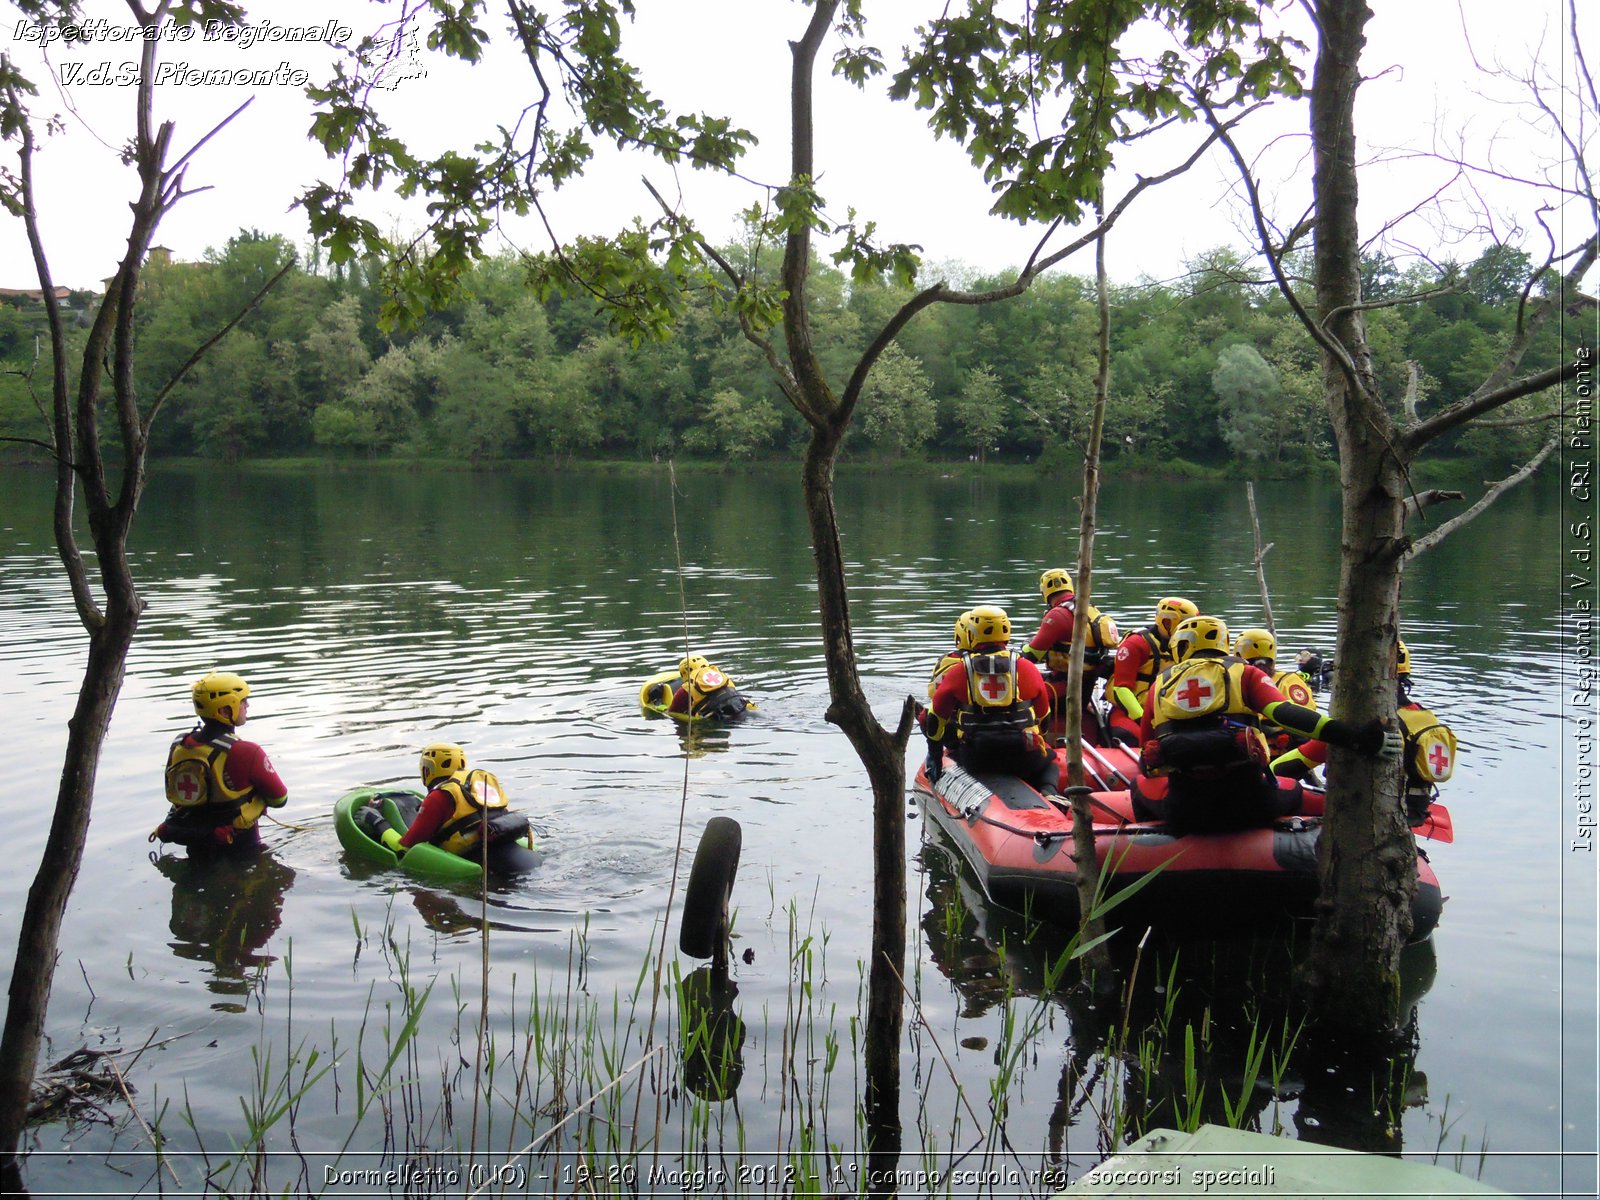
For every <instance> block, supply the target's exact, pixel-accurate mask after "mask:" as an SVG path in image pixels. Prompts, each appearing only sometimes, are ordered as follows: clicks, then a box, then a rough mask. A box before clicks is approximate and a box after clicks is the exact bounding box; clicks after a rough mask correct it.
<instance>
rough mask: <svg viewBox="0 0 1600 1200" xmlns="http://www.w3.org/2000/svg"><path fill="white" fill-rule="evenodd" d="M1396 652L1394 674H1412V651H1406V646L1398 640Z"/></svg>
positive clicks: (1396, 640) (1395, 646) (1395, 645)
mask: <svg viewBox="0 0 1600 1200" xmlns="http://www.w3.org/2000/svg"><path fill="white" fill-rule="evenodd" d="M1394 651H1395V654H1394V673H1395V674H1396V675H1409V674H1411V651H1409V650H1407V649H1406V644H1405V643H1404V642H1402V641H1401V640H1400V639H1398V638H1396V639H1395V643H1394Z"/></svg>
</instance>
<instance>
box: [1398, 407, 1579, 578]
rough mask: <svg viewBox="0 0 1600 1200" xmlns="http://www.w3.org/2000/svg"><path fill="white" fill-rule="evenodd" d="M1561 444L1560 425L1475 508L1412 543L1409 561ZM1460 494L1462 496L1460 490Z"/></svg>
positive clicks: (1475, 513)
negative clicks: (1533, 453)
mask: <svg viewBox="0 0 1600 1200" xmlns="http://www.w3.org/2000/svg"><path fill="white" fill-rule="evenodd" d="M1560 444H1561V430H1560V429H1559V428H1558V429H1556V430H1555V431H1554V432H1552V433H1551V434H1550V437H1549V438H1548V439H1547V440H1546V441H1545V444H1544V445H1543V446H1542V447H1541V448H1540V450H1539V453H1538V454H1535V455H1534V456H1533V458H1531V459H1530V460H1529V461H1528V462H1526V463H1524V464H1523V465H1522V466H1521V467H1519V468H1517V470H1516V471H1514V472H1512V473H1511V474H1510V475H1507V476H1506V477H1505V478H1504V479H1502V480H1501V481H1500V482H1499V483H1497V484H1494V485H1493V486H1492V487H1490V489H1489V490H1488V491H1486V492H1485V493H1484V494H1483V495H1482V496H1481V497H1479V499H1478V502H1477V503H1476V504H1474V505H1473V506H1472V507H1471V508H1469V509H1467V511H1466V512H1464V513H1461V514H1459V515H1458V516H1455V517H1452V518H1451V519H1450V520H1448V521H1446V522H1445V523H1444V524H1443V525H1441V526H1439V528H1437V529H1435V530H1433V531H1432V532H1431V533H1429V534H1428V535H1427V536H1426V537H1422V538H1418V539H1417V540H1416V541H1414V542H1412V543H1411V548H1410V549H1409V550H1407V551H1406V558H1405V561H1407V562H1410V561H1411V560H1412V559H1414V558H1415V557H1417V555H1419V554H1423V553H1425V552H1426V551H1429V550H1432V549H1433V548H1434V547H1435V546H1437V545H1438V544H1439V543H1440V542H1442V541H1444V539H1445V538H1447V537H1449V536H1450V535H1451V534H1452V533H1454V532H1455V531H1456V530H1458V529H1460V528H1461V527H1462V526H1463V525H1465V524H1466V523H1467V522H1469V521H1472V520H1474V519H1476V518H1477V517H1478V516H1480V515H1481V514H1482V513H1483V512H1484V510H1485V509H1487V508H1488V507H1489V506H1490V505H1491V504H1493V503H1494V502H1495V501H1496V500H1498V499H1499V498H1500V497H1501V496H1503V495H1504V494H1505V493H1506V492H1508V491H1510V490H1511V489H1512V488H1514V487H1516V486H1517V484H1519V483H1521V482H1522V481H1523V480H1524V479H1526V478H1528V476H1530V475H1532V474H1533V473H1534V472H1535V471H1537V470H1538V469H1539V467H1540V466H1541V465H1542V464H1543V463H1544V460H1545V459H1547V458H1549V457H1550V455H1551V454H1552V453H1553V452H1554V451H1555V448H1556V447H1557V446H1558V445H1560ZM1456 494H1457V495H1459V493H1456Z"/></svg>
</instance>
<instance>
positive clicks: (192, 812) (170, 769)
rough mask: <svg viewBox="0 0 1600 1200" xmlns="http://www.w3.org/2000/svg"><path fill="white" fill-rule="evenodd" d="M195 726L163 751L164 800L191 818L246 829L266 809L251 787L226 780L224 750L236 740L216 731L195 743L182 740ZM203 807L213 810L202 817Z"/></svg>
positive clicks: (226, 762) (226, 752)
mask: <svg viewBox="0 0 1600 1200" xmlns="http://www.w3.org/2000/svg"><path fill="white" fill-rule="evenodd" d="M198 733H199V730H198V729H195V730H192V731H190V732H189V733H186V734H183V735H182V736H180V737H177V738H174V739H173V741H172V747H171V749H169V750H168V751H167V768H166V771H165V773H164V774H165V779H164V782H165V785H166V794H167V801H168V803H170V804H171V805H172V806H173V807H174V808H175V809H177V810H179V812H181V813H185V814H187V815H188V816H189V817H190V818H191V819H194V820H214V822H215V823H216V824H218V825H223V824H231V825H232V826H233V827H234V828H235V829H249V828H250V827H251V826H253V825H254V824H255V823H256V822H257V821H259V820H260V819H261V814H262V813H264V812H265V811H266V810H267V805H266V802H265V801H264V800H261V799H259V798H258V797H257V796H256V795H255V793H254V789H253V788H249V787H243V788H231V787H229V786H228V783H227V775H226V770H227V766H228V751H229V750H231V749H232V748H233V743H234V742H236V741H237V740H238V738H237V737H235V736H234V735H233V734H231V733H218V734H215V735H213V736H212V737H211V738H210V740H208V741H202V742H201V743H200V744H199V745H198V746H188V745H185V744H184V743H185V742H186V741H187V740H188V739H189V738H191V737H195V736H197V735H198ZM207 807H211V808H213V809H214V810H215V811H214V812H212V813H210V814H206V815H205V816H204V817H202V814H201V810H202V809H204V808H207Z"/></svg>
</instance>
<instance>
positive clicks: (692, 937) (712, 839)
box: [678, 817, 741, 958]
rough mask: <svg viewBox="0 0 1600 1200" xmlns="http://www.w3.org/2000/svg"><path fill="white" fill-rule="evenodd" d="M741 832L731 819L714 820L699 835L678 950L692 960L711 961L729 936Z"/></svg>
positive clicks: (737, 824) (708, 822)
mask: <svg viewBox="0 0 1600 1200" xmlns="http://www.w3.org/2000/svg"><path fill="white" fill-rule="evenodd" d="M740 842H741V830H740V828H739V822H737V821H735V820H734V819H733V818H732V817H712V818H711V820H709V821H707V822H706V829H705V832H704V833H702V834H701V835H700V846H699V848H698V849H696V850H695V852H694V866H693V867H691V868H690V870H689V886H688V888H687V889H685V891H684V894H683V924H682V926H681V928H680V929H679V933H678V948H679V949H680V950H682V951H683V952H684V953H685V954H687V955H689V956H690V957H691V958H710V957H712V956H713V955H714V954H716V952H717V947H718V946H720V945H721V944H722V943H723V942H724V941H725V940H726V939H727V936H728V901H729V898H730V897H731V896H732V895H733V878H734V876H735V875H737V874H738V873H739V846H740Z"/></svg>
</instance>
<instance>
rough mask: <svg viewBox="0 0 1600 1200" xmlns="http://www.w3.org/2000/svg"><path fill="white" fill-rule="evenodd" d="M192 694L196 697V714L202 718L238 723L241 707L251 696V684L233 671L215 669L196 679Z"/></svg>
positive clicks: (226, 723)
mask: <svg viewBox="0 0 1600 1200" xmlns="http://www.w3.org/2000/svg"><path fill="white" fill-rule="evenodd" d="M190 694H191V695H192V696H193V697H194V711H195V714H196V715H197V716H199V717H200V718H201V719H202V720H206V721H220V722H221V723H222V724H224V725H237V724H238V723H239V708H240V706H241V705H242V704H243V703H244V702H245V700H247V699H248V698H249V696H250V685H249V684H248V683H246V682H245V681H244V680H243V679H242V678H241V677H239V676H238V675H235V674H233V673H232V672H231V671H213V672H211V674H209V675H207V676H206V677H205V678H203V679H197V680H195V683H194V687H192V688H191V689H190Z"/></svg>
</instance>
